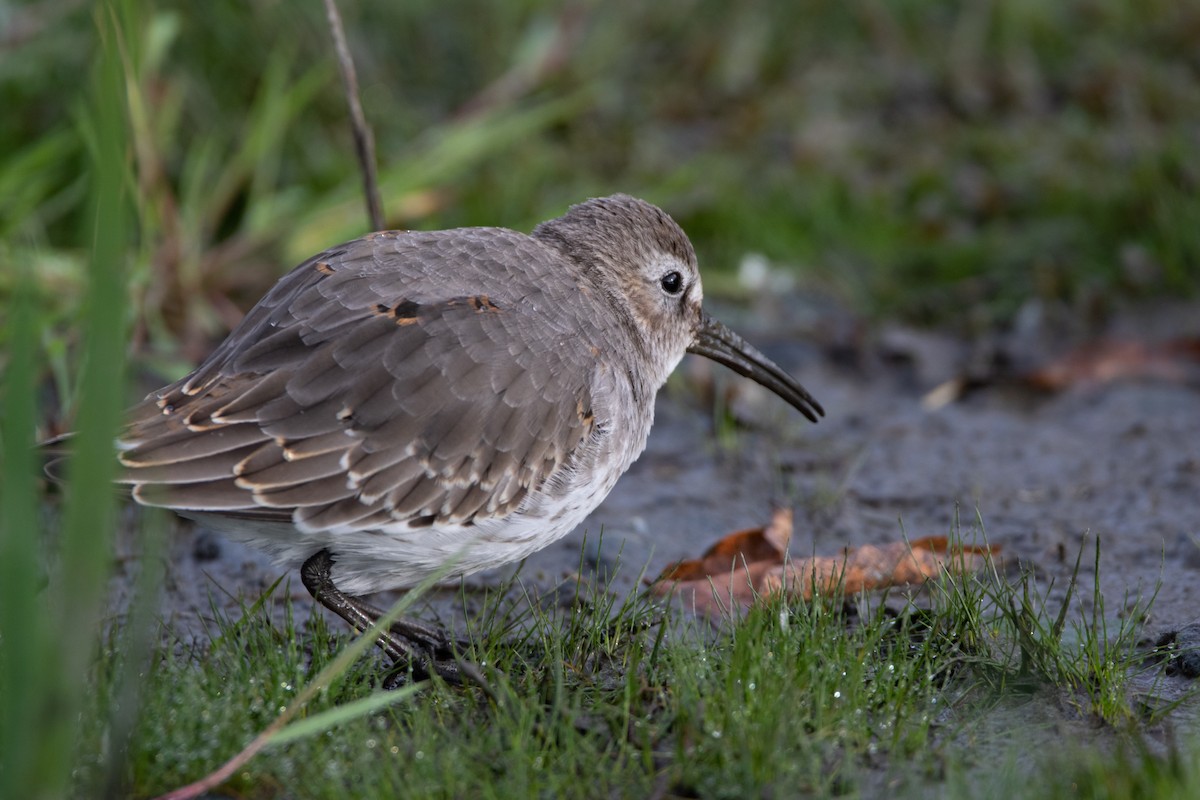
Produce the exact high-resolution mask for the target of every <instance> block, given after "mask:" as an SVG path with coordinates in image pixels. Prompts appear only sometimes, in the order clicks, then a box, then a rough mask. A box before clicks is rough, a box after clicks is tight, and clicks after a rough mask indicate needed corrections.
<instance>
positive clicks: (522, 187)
mask: <svg viewBox="0 0 1200 800" xmlns="http://www.w3.org/2000/svg"><path fill="white" fill-rule="evenodd" d="M137 6H138V13H137V20H138V26H139V27H138V29H137V30H136V32H135V36H136V37H138V38H139V41H137V42H131V46H134V45H135V47H133V49H134V50H136V51H137V52H139V53H140V54H141V55H140V57H139V59H138V63H137V64H136V67H135V68H134V69H132V70H131V71H129V72H128V74H127V82H128V90H129V93H130V103H131V112H130V117H131V119H130V126H131V130H132V134H131V139H132V140H131V142H130V159H129V170H128V173H127V180H128V183H129V188H130V190H131V193H132V195H133V196H134V197H135V198H136V199H137V210H138V235H137V237H136V240H135V242H136V243H133V242H131V244H130V249H129V262H130V263H129V264H128V267H129V269H130V270H131V275H132V281H131V284H130V287H129V290H130V293H131V300H132V308H133V311H132V312H131V313H132V315H133V317H134V318H133V320H131V322H132V323H133V324H134V331H135V348H134V349H135V353H138V354H140V355H141V356H142V358H143V359H145V358H150V359H151V360H155V359H156V360H157V362H158V365H159V370H158V371H160V372H163V373H167V374H176V373H178V372H180V371H181V370H182V369H183V368H184V366H185V365H187V364H189V363H191V362H193V361H194V360H196V359H197V358H199V357H201V356H202V355H203V354H204V353H205V352H207V350H208V349H209V348H210V347H211V346H212V343H213V341H214V340H215V339H218V338H219V337H220V336H221V335H222V334H223V333H224V331H225V330H226V329H227V328H228V326H229V325H230V324H232V323H233V322H234V321H236V319H237V318H238V316H239V314H240V313H241V311H243V310H244V309H245V308H247V307H248V306H249V305H250V304H252V303H253V302H254V300H255V299H257V297H258V296H259V295H260V294H261V293H262V292H263V291H264V290H265V289H266V288H267V287H268V286H269V285H270V284H271V283H272V282H273V281H274V280H275V279H276V278H277V277H278V276H279V275H280V274H281V273H282V272H283V271H285V270H286V269H287V268H289V267H290V266H291V265H292V264H294V263H296V262H297V261H299V260H300V259H302V258H304V257H306V256H308V255H310V254H312V253H313V252H316V251H318V250H320V249H322V248H324V247H327V246H330V245H332V244H334V243H336V242H338V241H340V240H343V239H346V238H349V237H353V236H356V235H358V234H360V233H362V232H364V229H365V222H364V220H365V218H366V215H365V213H364V211H363V210H362V201H361V199H360V189H359V176H358V170H357V167H356V164H355V162H354V158H353V148H352V146H351V139H350V131H349V128H348V123H347V121H346V120H347V114H346V111H345V103H344V99H343V96H342V91H341V87H340V83H339V81H338V78H337V75H336V72H335V69H334V66H333V55H332V47H331V44H330V38H329V33H328V29H327V26H326V23H325V20H324V12H323V9H322V8H321V4H320V3H317V2H309V3H284V2H278V1H272V0H259V1H258V2H252V3H240V2H239V3H232V2H214V3H209V4H205V5H204V7H203V9H201V8H200V7H199V6H196V5H195V4H191V3H181V2H166V1H165V0H161V1H160V2H142V3H139V4H137ZM344 6H345V8H344V9H343V13H344V14H345V15H346V27H347V31H348V35H349V37H350V39H351V46H352V48H353V49H354V52H355V57H356V60H357V65H358V70H359V77H360V82H361V84H362V87H363V102H364V106H365V108H366V110H367V114H368V117H369V119H370V120H371V122H372V124H373V126H374V129H375V132H376V136H377V141H378V145H379V156H380V162H381V173H382V183H383V188H384V192H385V205H386V208H387V210H388V212H389V223H390V224H392V225H394V226H403V227H447V226H456V225H468V224H488V225H505V226H511V227H516V228H518V229H528V228H529V227H531V226H532V225H533V224H534V223H536V222H537V221H538V220H540V219H543V218H546V217H548V216H553V215H556V214H558V213H560V212H561V211H562V210H563V209H564V208H565V206H566V205H567V204H568V203H570V202H574V201H577V200H579V199H582V198H585V197H588V196H593V195H598V194H606V193H610V192H613V191H628V192H631V193H635V194H640V195H643V196H646V197H648V198H650V199H652V200H654V201H657V202H659V203H661V204H664V205H665V206H666V207H668V208H669V209H670V211H671V212H672V213H673V214H675V215H676V216H677V218H679V220H680V221H681V223H682V224H683V225H684V227H685V228H686V229H687V230H688V231H689V233H690V234H691V235H692V237H693V239H694V240H695V243H696V245H697V248H698V250H699V251H700V254H701V258H702V260H703V264H704V266H705V269H706V273H707V274H708V276H709V283H710V287H711V289H715V290H721V289H722V288H724V289H725V290H729V289H731V288H736V282H735V281H733V280H732V279H731V278H732V276H733V275H734V269H733V268H734V267H736V265H737V264H738V262H739V260H740V259H741V258H743V257H744V256H745V255H746V254H747V253H760V254H762V255H764V256H766V257H767V258H768V259H769V260H770V261H771V262H772V263H774V264H777V265H781V266H786V267H790V268H794V269H795V270H796V272H797V274H798V275H800V276H801V277H802V280H803V281H805V282H806V283H808V284H809V285H817V286H820V287H821V288H822V289H823V290H825V291H829V292H832V293H833V294H834V295H835V296H837V297H840V298H841V299H842V301H843V302H845V303H847V304H848V305H849V306H850V307H851V308H852V309H854V310H856V311H858V312H861V313H866V314H870V315H885V314H886V315H902V316H904V317H907V318H909V319H913V320H917V321H934V322H947V321H949V322H952V323H957V324H961V325H964V326H966V327H967V328H968V329H974V330H978V329H980V328H985V329H986V328H988V327H991V326H995V325H1003V324H1004V323H1005V321H1006V320H1007V319H1009V318H1010V317H1011V315H1012V314H1013V312H1014V311H1015V310H1016V309H1017V308H1019V307H1020V305H1021V304H1022V303H1023V302H1025V301H1026V300H1027V299H1029V298H1041V299H1047V300H1053V301H1061V302H1065V303H1067V304H1068V305H1074V306H1077V307H1080V308H1084V307H1094V305H1095V304H1096V302H1097V301H1099V302H1101V303H1103V302H1105V301H1107V300H1110V299H1112V298H1116V297H1126V296H1130V295H1133V296H1145V297H1151V298H1153V297H1156V296H1161V295H1165V294H1176V293H1179V292H1184V291H1189V290H1192V289H1194V287H1195V285H1196V283H1197V276H1198V275H1200V192H1198V186H1200V159H1197V158H1195V155H1194V154H1195V152H1196V151H1197V148H1198V147H1200V3H1197V2H1193V1H1188V2H1168V1H1167V0H1145V1H1144V2H1133V0H1064V1H1063V2H1057V3H1045V2H1041V1H1040V0H1007V1H1006V2H996V3H954V2H943V1H938V0H898V1H896V2H882V1H881V0H848V1H847V2H836V3H834V2H819V1H818V0H806V1H804V2H765V1H760V2H746V3H739V4H736V5H735V4H728V3H719V2H715V0H666V1H665V2H660V3H654V4H642V3H596V2H575V3H566V4H549V3H543V2H531V1H530V0H525V1H523V2H512V3H504V4H497V3H491V2H484V1H483V0H465V1H464V2H460V3H455V4H444V3H433V2H428V1H425V0H420V1H416V2H409V3H378V4H370V5H368V4H365V3H351V2H346V3H344ZM0 20H3V23H4V24H3V25H2V26H0V29H2V30H3V34H2V36H0V48H2V50H0V104H2V105H3V107H4V108H5V113H4V114H2V115H0V263H3V264H5V267H6V268H5V269H4V276H3V277H0V293H2V295H3V297H2V299H3V302H5V303H7V302H8V300H9V299H10V298H11V294H12V291H13V289H14V283H13V280H12V278H11V275H13V274H15V272H16V271H20V270H31V271H32V272H33V273H34V274H35V275H36V276H37V278H38V285H39V289H40V297H41V303H40V307H41V308H42V310H43V312H44V314H45V315H46V316H45V318H44V319H45V323H46V324H45V325H44V330H54V331H60V332H61V331H67V330H71V329H72V325H71V321H72V320H73V319H75V317H76V316H77V313H78V306H79V302H80V297H81V292H82V286H83V275H84V272H85V263H86V260H85V258H84V257H83V253H84V249H85V243H86V242H87V241H88V240H89V236H90V235H91V230H90V225H89V223H88V217H87V204H86V192H85V178H86V173H87V169H88V167H87V158H88V155H87V154H88V149H89V147H90V146H91V145H90V143H89V141H88V138H87V135H86V127H85V126H81V125H78V124H77V121H78V119H79V117H80V115H81V113H82V112H81V102H80V88H81V81H80V79H81V78H82V77H83V76H84V75H86V74H87V71H88V69H89V64H91V63H92V58H93V53H94V50H95V47H96V38H97V37H96V35H95V30H96V28H95V24H94V21H93V16H92V13H91V7H90V6H89V5H88V4H82V3H71V2H52V1H51V0H43V2H34V3H27V4H13V3H11V2H10V3H0ZM10 268H15V269H10ZM71 336H72V335H71V334H69V333H57V334H49V333H48V334H46V335H45V336H44V337H43V338H44V339H45V346H46V348H47V350H48V353H49V355H50V356H51V359H50V361H51V363H52V365H53V364H54V363H58V362H59V361H60V360H61V358H62V354H63V353H65V352H67V351H68V350H69V349H70V348H69V345H71V344H72V343H73V342H72V339H71ZM64 337H65V340H64ZM56 374H57V380H58V384H59V386H58V389H59V391H60V394H62V395H64V396H65V397H67V398H69V397H70V396H71V395H72V387H71V386H70V385H69V380H68V378H67V377H66V376H67V375H68V374H69V373H68V371H67V370H66V369H63V368H61V365H60V366H59V367H58V368H57V369H56Z"/></svg>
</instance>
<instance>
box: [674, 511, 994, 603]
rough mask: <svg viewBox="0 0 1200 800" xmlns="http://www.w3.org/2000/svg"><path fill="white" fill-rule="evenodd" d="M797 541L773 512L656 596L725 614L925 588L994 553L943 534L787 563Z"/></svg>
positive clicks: (689, 566)
mask: <svg viewBox="0 0 1200 800" xmlns="http://www.w3.org/2000/svg"><path fill="white" fill-rule="evenodd" d="M791 536H792V513H791V511H790V510H779V511H776V512H774V514H773V516H772V518H771V523H770V524H769V525H767V526H766V527H763V528H752V529H749V530H744V531H738V532H737V533H732V534H730V535H728V536H726V537H724V538H722V539H721V540H719V541H718V542H717V543H716V544H714V545H713V546H712V547H710V548H709V549H708V550H707V551H706V552H705V553H704V555H703V556H702V557H701V558H699V559H695V560H692V561H681V562H679V563H678V564H675V565H673V566H671V567H668V568H667V569H666V570H664V571H663V573H662V574H661V575H660V576H659V577H658V578H657V579H656V580H655V581H654V583H653V585H652V587H651V588H652V591H654V592H656V593H657V594H660V595H669V594H676V593H677V594H679V595H681V596H682V597H683V598H684V599H685V601H688V602H689V603H690V604H691V605H692V607H693V608H694V609H695V610H696V611H698V612H700V613H703V614H707V615H710V616H715V615H719V614H721V613H722V612H724V611H726V610H727V609H728V608H729V607H730V606H732V607H734V608H736V609H745V608H749V607H750V606H751V605H753V604H754V603H755V602H758V601H759V600H760V599H762V598H767V597H771V596H773V595H775V594H777V593H779V592H786V593H787V594H788V596H789V597H793V598H802V599H805V600H807V599H810V598H811V597H812V596H813V595H814V594H831V593H834V592H838V591H841V592H842V593H843V594H845V595H853V594H857V593H859V592H862V591H871V590H875V589H885V588H888V587H891V586H905V585H910V586H911V585H915V584H920V583H924V582H925V581H926V580H928V579H929V578H932V577H936V576H937V575H939V574H941V573H942V572H944V571H954V572H957V573H963V572H969V571H973V570H976V569H978V568H980V567H981V566H982V565H983V563H984V560H985V558H986V557H987V555H988V554H989V553H994V552H996V548H986V547H973V546H955V547H953V548H952V547H951V546H950V543H949V540H947V539H946V537H944V536H929V537H926V538H924V539H916V540H914V541H911V542H892V543H890V544H885V545H864V546H862V547H855V548H847V549H846V550H845V551H843V552H842V554H841V555H837V556H814V557H812V558H801V559H791V560H788V559H787V546H788V542H789V541H790V540H791Z"/></svg>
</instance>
